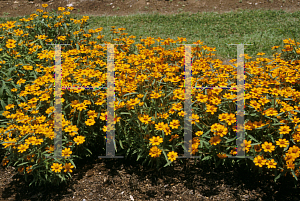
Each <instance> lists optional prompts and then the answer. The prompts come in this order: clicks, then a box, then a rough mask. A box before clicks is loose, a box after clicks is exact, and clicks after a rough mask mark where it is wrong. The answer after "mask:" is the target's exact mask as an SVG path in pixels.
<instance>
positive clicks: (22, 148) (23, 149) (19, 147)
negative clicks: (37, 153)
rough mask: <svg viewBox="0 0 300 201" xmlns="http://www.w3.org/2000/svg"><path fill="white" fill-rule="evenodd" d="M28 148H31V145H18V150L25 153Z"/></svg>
mask: <svg viewBox="0 0 300 201" xmlns="http://www.w3.org/2000/svg"><path fill="white" fill-rule="evenodd" d="M28 148H29V145H27V144H21V145H19V146H18V149H19V151H18V152H21V153H23V152H24V151H26V150H27V149H28Z"/></svg>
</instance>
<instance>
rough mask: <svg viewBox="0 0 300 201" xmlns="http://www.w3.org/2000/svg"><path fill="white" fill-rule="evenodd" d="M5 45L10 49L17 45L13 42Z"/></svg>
mask: <svg viewBox="0 0 300 201" xmlns="http://www.w3.org/2000/svg"><path fill="white" fill-rule="evenodd" d="M5 46H6V47H7V48H9V49H12V48H15V47H16V45H15V44H13V43H7V44H6V45H5Z"/></svg>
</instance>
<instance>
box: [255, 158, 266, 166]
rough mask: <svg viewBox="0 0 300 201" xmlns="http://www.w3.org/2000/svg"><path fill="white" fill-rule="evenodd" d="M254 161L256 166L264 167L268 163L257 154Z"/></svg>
mask: <svg viewBox="0 0 300 201" xmlns="http://www.w3.org/2000/svg"><path fill="white" fill-rule="evenodd" d="M253 162H254V163H255V165H256V166H259V167H262V166H263V165H265V164H266V160H265V159H264V158H263V157H262V156H257V157H255V158H254V160H253Z"/></svg>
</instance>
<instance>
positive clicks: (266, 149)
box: [262, 142, 275, 153]
mask: <svg viewBox="0 0 300 201" xmlns="http://www.w3.org/2000/svg"><path fill="white" fill-rule="evenodd" d="M262 148H263V149H264V152H270V153H271V152H272V151H274V150H275V146H274V145H272V142H270V143H268V142H265V143H264V144H263V145H262Z"/></svg>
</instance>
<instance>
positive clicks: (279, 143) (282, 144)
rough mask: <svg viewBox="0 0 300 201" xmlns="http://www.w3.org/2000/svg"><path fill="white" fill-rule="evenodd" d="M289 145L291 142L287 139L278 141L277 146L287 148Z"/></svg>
mask: <svg viewBox="0 0 300 201" xmlns="http://www.w3.org/2000/svg"><path fill="white" fill-rule="evenodd" d="M288 144H289V142H288V141H287V140H286V139H279V140H278V141H276V145H278V146H279V147H286V146H287V145H288Z"/></svg>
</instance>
